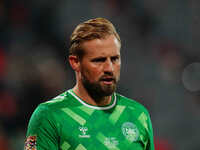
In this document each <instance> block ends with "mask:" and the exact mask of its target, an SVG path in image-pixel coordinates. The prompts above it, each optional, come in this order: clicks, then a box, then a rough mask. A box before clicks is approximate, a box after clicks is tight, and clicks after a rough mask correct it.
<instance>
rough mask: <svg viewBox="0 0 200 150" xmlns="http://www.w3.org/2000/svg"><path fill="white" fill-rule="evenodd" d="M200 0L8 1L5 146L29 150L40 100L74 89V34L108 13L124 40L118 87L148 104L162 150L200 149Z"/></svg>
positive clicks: (0, 31)
mask: <svg viewBox="0 0 200 150" xmlns="http://www.w3.org/2000/svg"><path fill="white" fill-rule="evenodd" d="M199 4H200V1H198V0H165V1H161V0H148V1H147V0H146V1H145V0H124V1H122V0H51V1H49V0H29V1H27V0H1V1H0V150H22V149H23V145H24V139H25V134H26V129H27V124H28V121H29V118H30V116H31V114H32V112H33V110H34V109H35V108H36V106H37V105H38V104H39V103H41V102H44V101H47V100H49V99H51V98H53V97H55V96H56V95H58V94H60V93H62V92H64V91H65V90H67V89H69V88H71V87H72V86H73V85H74V84H75V82H74V81H75V79H74V73H73V71H72V69H71V68H70V66H69V64H68V62H67V54H68V47H69V45H68V43H69V36H70V34H71V33H72V31H73V29H74V28H75V26H76V25H77V24H79V23H80V22H82V21H86V20H88V19H91V18H95V17H105V18H107V19H109V20H110V21H111V22H112V23H113V24H114V25H115V27H116V29H117V31H118V33H119V35H120V36H121V40H122V49H121V55H122V70H121V80H120V83H119V88H118V92H120V93H121V94H123V95H125V96H127V97H130V98H132V99H135V100H137V101H138V102H140V103H142V104H143V105H144V106H145V107H147V108H148V110H149V112H150V115H151V119H152V124H153V128H154V136H155V147H156V150H200V142H199V139H200V92H199V91H200V63H199V62H200V50H199V39H200V28H199V25H200V15H199V10H200V9H198V8H199Z"/></svg>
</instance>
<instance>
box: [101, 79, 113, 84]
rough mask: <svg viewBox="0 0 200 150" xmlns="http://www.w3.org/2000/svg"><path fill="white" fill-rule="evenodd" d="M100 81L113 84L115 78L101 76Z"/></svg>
mask: <svg viewBox="0 0 200 150" xmlns="http://www.w3.org/2000/svg"><path fill="white" fill-rule="evenodd" d="M101 81H102V82H103V83H104V84H108V85H110V84H113V83H114V82H115V79H114V78H112V77H107V78H102V79H101Z"/></svg>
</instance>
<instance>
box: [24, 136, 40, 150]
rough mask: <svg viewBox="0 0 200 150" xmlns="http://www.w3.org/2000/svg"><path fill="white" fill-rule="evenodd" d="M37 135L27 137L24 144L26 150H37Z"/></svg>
mask: <svg viewBox="0 0 200 150" xmlns="http://www.w3.org/2000/svg"><path fill="white" fill-rule="evenodd" d="M36 139H37V137H36V136H29V137H27V139H26V141H25V145H24V150H37V148H36Z"/></svg>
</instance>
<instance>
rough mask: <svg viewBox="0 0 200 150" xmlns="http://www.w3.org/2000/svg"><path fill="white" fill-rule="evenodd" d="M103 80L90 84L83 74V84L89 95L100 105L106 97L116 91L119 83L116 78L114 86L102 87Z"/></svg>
mask: <svg viewBox="0 0 200 150" xmlns="http://www.w3.org/2000/svg"><path fill="white" fill-rule="evenodd" d="M100 82H101V79H99V81H97V82H93V83H92V82H90V81H89V80H88V78H87V77H86V76H85V75H84V73H83V72H82V84H83V86H84V88H85V89H86V91H87V92H88V94H89V95H90V96H91V97H92V98H93V99H94V100H95V101H96V102H97V103H99V102H100V101H101V100H102V99H103V98H104V97H106V96H111V95H112V94H113V93H114V91H115V90H116V86H117V81H116V79H115V78H114V80H113V84H111V85H104V86H102V85H100Z"/></svg>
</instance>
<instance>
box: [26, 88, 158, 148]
mask: <svg viewBox="0 0 200 150" xmlns="http://www.w3.org/2000/svg"><path fill="white" fill-rule="evenodd" d="M25 150H154V144H153V131H152V125H151V121H150V117H149V113H148V111H147V110H146V108H144V107H143V106H142V105H141V104H139V103H137V102H136V101H134V100H131V99H128V98H126V97H124V96H121V95H120V94H118V93H114V94H113V95H112V101H111V103H110V104H109V105H106V106H103V107H99V106H93V105H90V104H87V103H86V102H84V101H83V100H81V99H80V98H79V97H78V96H77V95H76V94H75V93H74V92H73V91H72V90H68V91H66V92H64V93H63V94H61V95H59V96H57V97H56V98H54V99H52V100H50V101H47V102H45V103H42V104H40V105H39V106H38V107H37V108H36V110H35V111H34V113H33V115H32V117H31V119H30V121H29V125H28V131H27V138H26V141H25Z"/></svg>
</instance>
